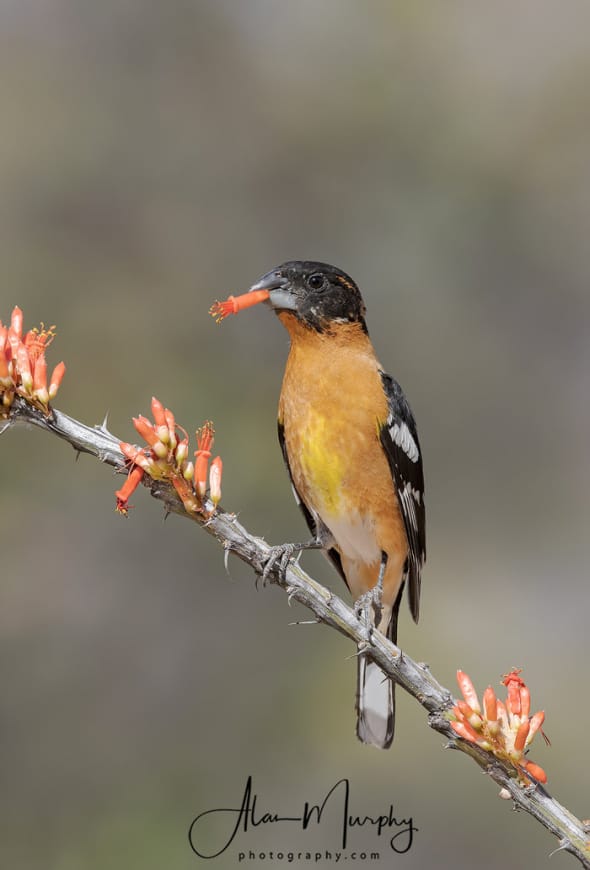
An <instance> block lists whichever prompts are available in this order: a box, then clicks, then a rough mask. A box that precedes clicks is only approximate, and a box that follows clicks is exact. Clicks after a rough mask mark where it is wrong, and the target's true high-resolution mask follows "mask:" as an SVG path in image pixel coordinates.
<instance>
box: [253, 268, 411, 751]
mask: <svg viewBox="0 0 590 870" xmlns="http://www.w3.org/2000/svg"><path fill="white" fill-rule="evenodd" d="M248 293H255V294H257V296H258V297H260V298H264V299H265V302H266V304H269V305H270V306H271V308H272V309H273V310H274V312H275V313H276V315H277V316H278V319H279V320H280V322H281V323H282V325H283V326H284V327H285V328H286V330H287V332H288V334H289V337H290V349H289V354H288V358H287V363H286V367H285V372H284V377H283V383H282V388H281V393H280V399H279V408H278V435H279V441H280V445H281V449H282V453H283V458H284V460H285V465H286V467H287V471H288V473H289V477H290V480H291V484H292V488H293V493H294V496H295V499H296V501H297V503H298V505H299V507H300V508H301V511H302V513H303V515H304V517H305V520H306V522H307V525H308V527H309V529H310V531H311V533H312V535H313V538H312V540H310V541H306V542H303V543H295V544H285V545H279V546H278V547H274V548H272V551H271V561H275V560H276V558H282V559H283V561H284V558H285V557H287V558H290V557H291V556H292V555H293V554H294V553H295V552H296V551H301V550H304V549H308V548H309V549H311V548H317V549H321V550H323V551H324V552H325V554H326V555H327V556H328V558H329V560H330V561H331V562H332V564H333V565H334V567H335V568H336V570H337V571H338V573H339V574H340V576H341V577H342V579H343V580H344V582H345V583H346V585H347V587H348V589H349V590H350V593H351V595H352V597H353V600H354V601H355V610H356V612H357V613H358V614H359V615H362V616H363V618H364V619H365V621H366V622H367V623H368V624H369V628H370V630H372V629H373V628H376V629H378V630H379V631H381V632H383V633H384V634H386V636H387V637H388V638H390V639H391V640H392V641H393V642H394V643H397V622H398V612H399V608H400V601H401V598H402V593H403V590H404V587H405V586H406V585H407V588H408V599H409V607H410V611H411V614H412V617H413V618H414V620H415V621H416V622H417V621H418V617H419V605H420V587H421V575H422V568H423V565H424V562H425V559H426V536H425V505H424V475H423V466H422V450H421V447H420V442H419V439H418V432H417V428H416V423H415V420H414V416H413V414H412V411H411V409H410V406H409V404H408V401H407V399H406V397H405V395H404V393H403V391H402V388H401V387H400V385H399V384H398V382H397V381H396V380H394V378H392V377H391V376H390V375H388V374H386V373H385V371H384V370H383V368H382V366H381V364H380V362H379V360H378V358H377V356H376V353H375V350H374V348H373V344H372V342H371V339H370V338H369V332H368V329H367V325H366V320H365V314H366V308H365V303H364V301H363V298H362V295H361V292H360V290H359V288H358V286H357V285H356V283H355V282H354V281H353V279H352V278H351V277H350V276H349V275H348V274H346V273H345V272H343V271H342V270H341V269H339V268H337V267H335V266H331V265H328V264H327V263H320V262H314V261H306V260H291V261H288V262H286V263H283V264H282V265H280V266H278V267H276V268H274V269H272V270H271V271H270V272H267V273H266V274H265V275H263V277H262V278H260V279H259V280H258V281H256V283H255V284H253V285H252V286H251V287H250V290H249V291H248ZM246 295H247V294H246ZM246 304H248V303H246ZM394 689H395V686H394V683H393V682H392V680H391V679H390V678H389V677H388V676H386V675H385V673H384V672H383V671H382V670H381V668H380V667H379V665H377V664H376V663H375V662H373V661H372V660H371V659H370V658H369V657H368V656H367V655H366V653H363V652H362V651H360V652H359V655H358V673H357V696H356V712H357V729H356V730H357V736H358V738H359V739H360V740H361V741H362V742H363V743H366V744H369V745H372V746H375V747H378V748H382V749H387V748H389V747H390V746H391V743H392V741H393V737H394V730H395V695H394Z"/></svg>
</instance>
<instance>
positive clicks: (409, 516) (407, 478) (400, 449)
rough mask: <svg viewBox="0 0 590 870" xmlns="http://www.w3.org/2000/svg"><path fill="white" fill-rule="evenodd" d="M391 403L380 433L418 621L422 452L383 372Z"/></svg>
mask: <svg viewBox="0 0 590 870" xmlns="http://www.w3.org/2000/svg"><path fill="white" fill-rule="evenodd" d="M380 375H381V380H382V382H383V389H384V391H385V395H386V396H387V401H388V404H389V413H388V415H387V420H386V421H385V423H383V425H382V426H381V430H380V432H379V436H380V438H381V444H382V445H383V449H384V450H385V454H386V456H387V459H388V461H389V467H390V469H391V476H392V477H393V481H394V483H395V490H396V493H397V497H398V501H399V506H400V509H401V512H402V517H403V519H404V526H405V529H406V536H407V538H408V551H409V552H408V559H407V563H406V574H407V577H408V593H409V599H410V610H411V612H412V616H413V617H414V620H415V622H418V616H419V614H420V579H421V574H422V566H423V564H424V561H425V559H426V512H425V510H424V474H423V471H422V452H421V450H420V442H419V440H418V432H417V431H416V423H415V421H414V417H413V415H412V411H411V410H410V406H409V405H408V402H407V400H406V397H405V396H404V394H403V391H402V388H401V387H400V385H399V384H398V382H397V381H395V380H394V379H393V378H392V377H390V376H389V375H386V374H385V372H380Z"/></svg>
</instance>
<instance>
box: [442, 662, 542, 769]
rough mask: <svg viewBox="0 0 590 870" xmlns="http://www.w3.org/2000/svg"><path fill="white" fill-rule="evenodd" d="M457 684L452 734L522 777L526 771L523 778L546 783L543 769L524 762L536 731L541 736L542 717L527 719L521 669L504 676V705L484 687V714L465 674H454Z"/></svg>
mask: <svg viewBox="0 0 590 870" xmlns="http://www.w3.org/2000/svg"><path fill="white" fill-rule="evenodd" d="M457 682H458V683H459V688H460V689H461V692H462V694H463V698H464V700H463V701H457V703H456V705H455V706H454V707H453V713H454V715H455V720H454V721H452V722H451V728H452V729H453V731H455V733H456V734H458V735H459V736H460V737H463V739H464V740H469V741H470V742H471V743H477V745H478V746H481V747H482V749H486V750H488V751H489V752H492V753H493V754H494V755H495V756H496V757H497V758H500V759H502V761H508V762H510V763H511V764H513V765H514V767H516V769H517V770H518V772H519V775H521V777H522V776H523V775H524V772H525V771H526V774H530V776H532V777H534V778H535V779H536V780H538V782H547V774H546V773H545V771H544V770H543V768H542V767H539V765H538V764H535V763H534V762H532V761H527V760H526V758H525V755H526V752H527V751H528V747H529V746H530V744H531V742H532V740H533V737H534V736H535V734H536V733H537V731H541V734H543V730H542V728H541V726H542V724H543V722H544V720H545V713H544V712H543V711H542V710H541V711H539V712H538V713H535V714H534V716H529V713H530V709H531V696H530V692H529V690H528V688H527V686H526V684H525V682H524V680H523V679H522V678H521V677H520V669H518V670H512V671H510V673H509V674H505V675H504V679H503V680H502V683H503V685H504V686H506V688H507V689H508V697H507V698H506V703H504V702H503V701H500V700H499V699H498V698H496V694H495V692H494V690H493V689H492V687H491V686H488V687H487V689H486V690H485V692H484V693H483V710H482V708H481V705H480V703H479V698H478V697H477V692H476V691H475V688H474V686H473V683H472V682H471V680H470V678H469V677H468V676H467V674H466V673H464V672H463V671H457ZM543 737H545V735H544V734H543ZM545 740H547V738H546V737H545ZM547 742H549V741H548V740H547ZM528 779H529V780H530V777H528Z"/></svg>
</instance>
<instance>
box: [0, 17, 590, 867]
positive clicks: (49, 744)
mask: <svg viewBox="0 0 590 870" xmlns="http://www.w3.org/2000/svg"><path fill="white" fill-rule="evenodd" d="M589 34H590V8H589V7H588V4H587V3H584V2H582V0H579V2H576V0H566V2H565V3H561V4H553V3H550V2H545V0H541V2H539V0H524V2H522V3H519V4H516V5H515V4H513V3H508V2H505V0H501V2H498V3H494V4H489V3H485V2H479V0H477V2H471V3H467V2H461V0H450V2H447V3H445V4H427V3H416V2H411V0H404V2H401V0H400V2H393V3H386V2H378V0H375V2H369V3H363V4H359V3H353V2H349V0H340V2H326V3H322V4H316V3H312V2H309V0H301V2H299V3H273V2H270V0H250V2H248V3H235V2H234V3H232V2H228V0H191V2H189V0H171V2H168V3H158V2H154V0H143V2H139V0H125V2H120V0H102V2H101V3H91V2H76V3H74V2H68V0H48V2H45V3H43V4H38V3H34V2H30V0H4V2H3V3H2V4H1V6H0V106H1V113H2V134H1V136H0V202H1V203H2V206H1V208H0V239H1V252H2V256H1V267H0V271H1V276H2V277H1V281H0V288H1V289H0V302H1V305H0V317H2V318H3V319H4V320H5V321H6V319H7V318H8V317H9V315H10V311H11V309H12V307H13V306H14V305H15V304H18V305H20V306H21V307H22V308H23V310H24V313H25V325H26V327H27V328H28V327H31V326H32V325H35V324H38V323H39V322H40V321H44V322H45V323H46V324H53V323H55V324H57V326H58V339H57V341H56V342H55V344H54V346H53V347H52V348H51V349H50V351H49V360H50V364H54V363H56V362H58V361H59V360H60V359H62V358H63V359H64V360H65V361H66V363H67V366H68V371H67V374H66V378H65V381H64V384H63V386H62V389H61V391H60V395H59V399H58V402H57V406H58V407H59V408H60V409H61V410H63V411H65V412H66V413H68V414H70V415H72V416H74V417H77V418H79V419H81V420H83V421H85V422H87V423H91V424H92V423H95V422H100V421H101V420H102V418H103V417H104V414H105V412H106V411H107V410H108V411H109V425H110V428H111V430H112V431H113V432H115V433H117V434H118V435H119V436H120V437H122V438H124V439H125V440H134V431H133V429H132V426H131V422H130V418H131V416H132V415H135V414H137V413H146V412H148V411H149V401H150V397H151V396H152V394H155V395H157V396H158V397H159V398H160V399H161V400H162V401H163V402H164V403H165V404H166V405H168V406H169V407H172V408H173V409H174V411H175V413H176V416H177V419H179V421H180V422H181V423H183V424H184V425H185V427H186V428H188V429H189V430H194V429H195V428H196V427H197V426H198V425H200V424H201V423H202V421H203V420H204V419H207V418H211V419H213V420H214V421H215V424H216V429H217V440H216V449H218V450H219V451H220V452H221V454H222V456H223V459H224V463H225V479H224V497H223V505H224V506H225V507H226V509H229V510H234V511H236V512H239V515H240V519H241V520H242V522H244V523H245V524H246V526H247V527H248V528H249V529H250V530H251V531H252V532H253V533H256V534H259V535H261V536H264V537H265V538H266V539H267V540H269V541H270V542H273V543H277V542H281V541H284V540H300V539H301V535H302V534H303V533H304V523H303V520H302V518H301V517H300V516H299V513H298V510H297V508H296V506H295V504H294V503H293V501H292V497H291V492H290V487H289V484H288V480H287V476H286V473H285V471H284V469H283V466H282V459H281V456H280V451H279V447H278V444H277V442H276V436H275V414H276V404H277V399H278V394H279V389H280V382H281V378H282V371H283V366H284V361H285V357H286V352H287V336H286V333H284V331H283V330H282V328H281V326H280V324H279V323H278V322H277V321H276V320H275V319H274V318H273V316H272V315H271V313H270V312H269V311H267V310H265V309H263V308H260V309H254V310H252V311H249V312H246V313H244V314H243V315H241V316H240V317H239V318H235V319H233V318H232V319H230V320H228V321H226V322H225V323H224V325H223V326H222V327H217V326H215V324H214V323H213V321H212V320H211V318H210V317H209V316H208V315H207V310H208V308H209V305H210V304H211V302H212V301H213V300H214V299H216V298H224V297H225V296H226V295H227V294H228V293H238V292H243V291H244V290H245V289H247V287H248V286H249V285H250V284H251V283H252V282H253V281H254V280H255V279H256V278H257V277H259V276H260V275H261V274H262V273H264V272H265V271H267V270H268V269H270V268H271V267H272V266H275V265H277V264H279V263H281V262H282V261H283V260H285V259H292V258H310V259H321V260H325V261H328V262H333V263H335V264H337V265H339V266H340V267H341V268H343V269H345V270H346V271H348V272H349V273H350V274H351V275H352V276H353V277H354V278H355V279H356V280H357V281H358V283H359V285H360V287H361V288H362V290H363V293H364V296H365V300H366V303H367V308H368V324H369V329H370V332H371V336H372V338H373V341H374V343H375V346H376V348H377V351H378V354H379V356H380V358H381V360H382V362H383V365H384V367H385V368H386V369H387V370H388V371H390V372H391V373H392V374H394V375H395V376H396V378H397V379H398V380H399V381H400V382H401V383H402V385H403V386H404V389H405V391H406V393H407V394H408V396H409V398H410V401H411V404H412V407H413V409H414V413H415V415H416V418H417V420H418V424H419V431H420V435H421V440H422V446H423V450H424V454H425V469H426V483H427V508H428V562H427V566H426V570H425V576H424V583H423V606H422V617H421V622H420V625H419V626H418V627H415V626H414V625H413V624H412V622H411V619H410V616H409V612H408V610H407V608H406V607H404V609H403V618H402V620H401V625H400V642H401V644H402V646H403V647H404V648H405V649H406V650H407V651H408V653H409V654H410V655H412V656H413V657H414V658H415V659H417V660H420V661H427V662H429V663H430V665H431V668H432V670H433V671H434V673H435V675H436V676H437V677H438V678H439V679H440V680H441V681H442V682H443V683H445V684H446V685H448V686H449V687H451V688H452V689H453V690H455V681H454V675H455V671H456V669H457V667H462V668H464V669H465V670H467V671H468V672H469V673H470V675H471V676H472V678H473V679H474V681H475V683H476V685H477V687H478V688H480V689H481V690H483V689H484V688H485V686H486V685H488V683H492V684H493V685H494V686H495V687H496V688H499V680H500V678H501V675H502V673H504V672H506V671H507V670H509V669H510V668H511V667H513V666H520V667H523V668H524V669H525V670H524V676H525V678H526V680H527V683H528V684H529V686H530V688H531V692H532V698H533V706H534V708H535V709H537V708H539V707H541V708H544V709H545V711H546V715H547V721H546V730H547V732H548V734H549V736H550V737H551V740H552V744H553V745H552V747H551V748H549V749H547V748H545V746H544V745H543V743H542V741H538V742H539V743H540V745H538V746H537V745H535V748H534V752H532V757H533V759H534V760H535V761H537V762H538V763H539V764H541V765H542V766H543V767H545V768H546V770H547V772H548V775H549V786H548V787H549V789H550V790H551V791H552V792H553V793H554V794H555V795H556V796H557V797H558V799H559V800H560V801H561V802H563V803H564V804H566V805H567V806H568V807H569V808H570V809H571V810H572V811H573V812H574V813H576V814H577V815H578V816H580V817H582V818H583V817H587V816H589V815H590V801H589V796H588V760H589V759H588V745H587V732H588V728H587V723H588V716H589V715H590V701H589V694H588V608H589V605H590V587H589V584H588V579H587V578H588V564H589V562H590V542H589V535H588V529H589V523H590V510H589V507H588V498H587V492H588V488H589V486H590V464H589V462H588V443H589V434H590V433H589V429H590V425H589V424H590V410H589V408H590V405H589V402H588V391H589V378H588V372H589V370H590V350H589V348H590V343H589V335H588V329H589V315H590V290H589V286H588V276H589V274H590V245H589V243H588V227H589V225H590V171H589V159H588V155H589V153H590V104H589V102H588V89H589V86H590V51H589V48H590V45H589V43H590V36H589ZM120 482H121V481H120V478H115V477H113V476H112V475H111V473H110V471H109V469H107V468H105V467H103V466H101V465H100V464H99V463H98V462H96V461H93V460H91V459H90V458H88V457H81V458H80V460H79V462H77V463H76V462H75V461H74V454H73V452H72V451H71V450H70V448H69V447H68V446H67V445H65V444H63V443H61V442H59V441H58V440H57V439H52V438H50V437H48V436H47V435H45V434H44V433H42V432H40V431H27V430H25V429H22V430H11V431H9V432H7V433H6V434H4V435H3V436H2V438H1V439H0V516H1V518H2V520H1V525H0V548H1V554H2V555H1V558H0V576H1V597H2V607H1V609H0V673H1V678H2V692H1V696H0V735H1V739H0V758H1V770H2V775H1V782H2V785H1V787H0V860H1V862H2V866H5V867H11V868H12V870H17V868H18V870H20V868H37V867H43V868H56V870H75V868H89V870H94V868H96V870H98V868H101V870H102V868H103V867H105V866H108V867H109V868H111V870H122V868H126V870H129V868H142V870H151V868H162V867H174V868H181V870H184V868H191V867H194V866H196V865H198V864H199V863H202V862H200V860H199V859H198V858H197V857H196V856H195V855H193V853H192V852H191V851H190V848H189V845H188V842H187V830H188V827H189V824H190V822H191V820H192V819H193V818H194V816H196V815H197V814H198V813H200V812H203V811H204V810H206V809H209V808H214V807H222V806H226V807H227V806H230V807H231V806H239V802H240V800H241V796H242V792H243V789H244V784H245V780H246V777H247V776H248V775H249V774H252V775H253V777H254V787H255V790H256V791H257V792H258V794H259V804H258V807H259V808H260V809H264V810H271V811H274V812H278V813H281V814H285V815H289V814H291V815H292V814H296V813H297V811H300V810H301V807H302V805H303V803H304V801H305V800H310V801H317V800H321V799H322V798H323V796H324V795H325V794H326V793H327V791H328V790H329V788H330V787H331V786H332V785H334V783H335V782H336V781H337V780H338V779H340V778H341V777H349V778H350V780H351V789H352V797H351V810H352V811H354V812H355V813H357V814H360V815H365V814H366V815H376V814H379V813H381V812H387V809H388V807H389V804H390V803H393V805H394V811H395V813H397V814H398V816H399V817H401V818H408V817H409V816H411V817H412V818H413V821H414V825H415V826H417V827H418V828H419V831H418V833H417V834H416V835H415V839H414V844H413V846H412V849H411V850H410V851H409V852H408V853H407V854H406V855H404V856H396V855H392V853H391V850H390V849H389V846H388V844H387V842H386V841H385V836H384V835H383V836H382V837H381V838H378V837H377V836H376V833H375V831H370V830H368V829H367V828H363V829H362V830H360V831H358V830H357V831H355V832H354V833H353V834H352V835H351V839H350V841H349V846H350V848H351V850H352V849H355V850H357V851H362V850H365V851H379V852H380V854H381V858H380V861H376V862H372V864H373V865H374V866H379V864H381V865H382V866H394V865H395V866H404V867H407V868H423V867H427V866H434V865H436V866H451V865H452V866H453V867H454V868H455V870H458V868H471V867H473V866H474V865H475V863H477V866H478V867H479V868H480V870H487V868H495V867H499V866H502V867H503V868H522V867H531V868H532V867H535V868H537V867H545V866H551V867H552V868H555V870H557V868H560V867H562V866H563V867H572V866H574V865H573V859H572V858H571V857H569V856H567V855H565V853H561V854H557V855H555V856H553V857H552V858H551V863H550V864H549V853H550V852H551V851H552V850H553V849H554V848H555V847H556V846H557V842H556V841H555V840H553V839H552V838H551V836H550V835H549V834H548V833H547V832H546V831H544V830H543V829H542V828H541V827H540V826H539V825H537V824H536V823H535V822H534V821H533V820H532V819H530V818H529V817H527V816H524V815H519V816H518V817H517V816H516V815H515V814H514V813H513V811H512V809H511V804H510V803H509V802H504V801H501V800H499V799H498V798H497V796H496V795H497V791H498V789H497V787H496V786H495V785H494V783H492V782H491V781H490V780H488V779H487V778H486V777H485V776H483V775H481V774H480V772H479V771H478V769H477V768H476V767H475V766H474V765H473V764H472V762H470V761H469V760H468V759H467V758H465V757H462V756H461V757H459V756H455V755H454V754H451V753H448V752H443V741H442V739H441V737H440V735H438V734H436V733H435V732H433V731H431V730H430V729H429V728H428V727H427V724H426V719H425V714H424V712H423V710H422V709H421V708H420V707H419V706H418V705H417V704H416V703H415V702H414V701H412V700H411V699H410V698H409V697H408V696H406V695H404V694H403V693H402V692H401V691H400V692H399V693H398V727H397V739H396V742H395V744H394V747H393V748H392V750H391V751H390V752H388V753H378V752H376V751H373V750H371V749H368V748H364V747H362V746H361V745H360V744H358V743H357V741H356V739H355V737H354V693H355V688H354V687H355V662H354V660H350V659H347V657H348V656H350V655H351V653H353V652H354V650H353V648H352V647H351V645H350V643H348V642H347V641H346V640H345V639H343V638H341V637H340V636H339V635H337V634H336V633H335V632H333V631H330V630H328V629H327V628H324V627H318V626H309V625H308V626H298V627H289V623H290V622H293V621H294V620H296V619H306V618H308V614H307V613H306V612H305V611H303V610H301V609H298V608H297V607H293V608H289V607H288V605H287V598H286V596H285V595H284V594H283V593H282V592H279V591H277V590H276V589H274V588H268V589H266V590H262V589H259V590H258V591H256V590H255V588H254V577H253V575H252V573H251V572H250V571H249V570H247V569H246V567H245V566H244V565H242V564H241V563H239V562H238V561H236V560H235V559H232V560H230V564H229V568H230V576H228V575H227V574H226V572H225V570H224V567H223V557H222V552H221V550H220V548H219V547H218V546H217V545H216V544H215V542H214V541H213V540H212V539H210V538H209V537H208V536H207V535H205V534H202V533H200V532H199V530H198V529H196V528H195V527H193V526H192V525H191V524H190V523H186V522H183V521H181V520H179V519H177V518H170V519H169V520H168V522H166V523H164V522H163V521H162V520H163V517H162V508H161V506H160V504H159V503H157V502H154V501H153V500H151V499H150V498H149V496H148V494H147V492H145V491H143V490H142V491H140V492H138V493H137V495H136V497H135V498H134V500H133V501H134V503H135V505H136V508H135V510H134V511H133V512H132V514H131V516H130V518H129V519H128V520H127V521H125V520H123V519H122V518H120V517H119V516H117V515H116V514H115V512H114V510H113V506H114V495H113V493H114V490H115V489H117V488H118V486H119V485H120ZM303 564H304V565H305V567H306V568H308V569H309V570H310V571H311V572H312V573H314V575H315V576H316V577H317V578H318V579H319V580H320V581H322V582H324V583H327V584H329V585H330V586H331V587H332V588H333V589H334V590H335V591H337V592H338V593H341V594H343V595H344V594H345V590H344V587H343V586H342V585H341V584H340V581H339V578H338V577H337V576H336V574H335V572H333V571H332V570H331V569H330V567H329V565H328V564H327V563H326V562H325V561H323V560H322V559H321V557H320V556H317V554H310V555H305V556H304V557H303ZM327 815H329V819H328V820H327V823H326V825H325V826H323V827H322V828H321V829H320V831H316V832H311V833H310V832H307V833H305V834H304V833H302V832H301V831H299V830H295V829H292V828H291V827H289V826H282V827H280V828H278V829H276V828H273V827H272V826H265V827H260V828H258V829H256V830H255V831H253V832H249V833H248V834H242V835H241V836H240V837H238V838H237V840H236V841H235V843H234V845H233V846H232V847H231V848H230V849H228V851H227V852H226V853H224V855H223V856H221V857H220V858H218V859H217V861H216V862H213V863H212V866H216V867H219V868H224V867H234V866H236V865H237V857H238V856H237V853H238V850H239V849H245V850H246V851H249V850H250V849H252V850H254V851H255V853H256V854H257V856H259V853H260V852H262V853H263V854H266V856H267V857H266V859H261V858H260V857H257V859H256V861H250V866H258V864H260V865H261V866H282V864H281V862H280V861H279V860H276V861H275V863H274V864H271V860H270V859H269V858H268V853H269V851H270V850H271V849H274V850H275V851H278V850H282V851H283V852H285V853H286V852H288V851H289V850H292V851H295V852H297V851H305V850H306V849H307V848H313V851H316V850H317V849H320V850H329V851H330V850H332V851H334V850H336V848H337V847H338V842H339V840H338V823H339V810H338V809H337V808H333V809H332V810H331V811H330V812H329V813H327ZM207 836H210V841H209V843H208V846H209V847H210V851H213V850H214V846H215V842H214V837H215V836H217V835H216V834H215V831H214V830H213V829H212V830H211V831H209V833H208V835H207ZM220 837H221V834H219V835H218V838H217V844H219V842H220ZM206 846H207V844H206V843H203V847H204V849H205V847H206ZM283 863H286V859H285V860H284V861H283ZM307 863H311V862H307ZM244 866H245V865H244ZM301 866H306V862H301ZM315 866H332V864H331V863H330V862H328V861H324V860H322V861H320V862H317V863H315Z"/></svg>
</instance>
